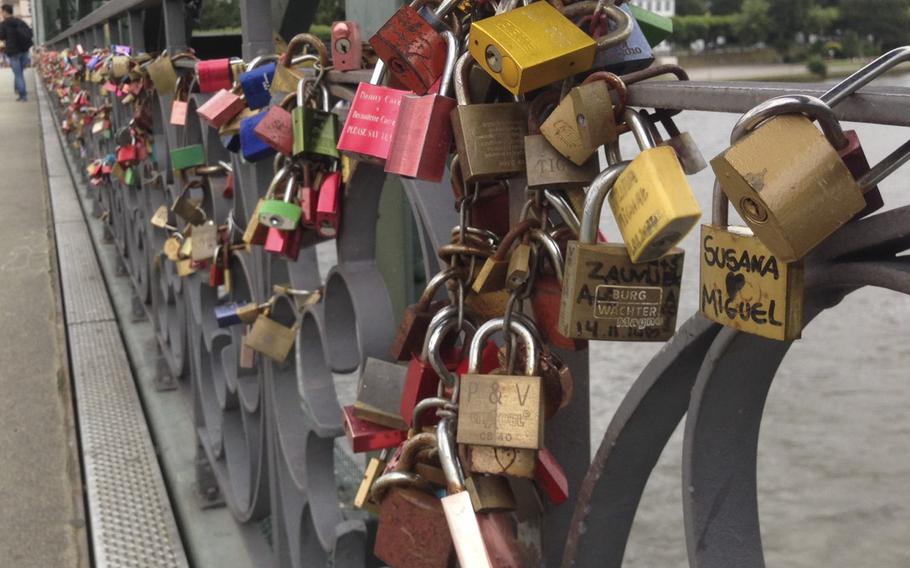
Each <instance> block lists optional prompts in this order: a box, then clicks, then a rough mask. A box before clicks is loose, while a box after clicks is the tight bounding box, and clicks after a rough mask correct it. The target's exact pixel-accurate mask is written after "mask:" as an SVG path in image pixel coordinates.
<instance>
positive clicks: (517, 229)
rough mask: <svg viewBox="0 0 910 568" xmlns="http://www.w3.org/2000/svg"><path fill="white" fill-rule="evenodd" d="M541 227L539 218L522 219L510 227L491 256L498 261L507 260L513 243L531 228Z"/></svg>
mask: <svg viewBox="0 0 910 568" xmlns="http://www.w3.org/2000/svg"><path fill="white" fill-rule="evenodd" d="M539 228H540V221H539V220H537V219H534V218H528V219H522V220H521V221H519V222H518V223H516V224H515V226H514V227H512V228H511V229H509V232H508V233H506V234H505V236H504V237H503V238H502V240H501V241H499V246H498V247H496V252H494V253H493V256H491V257H490V259H491V260H496V261H503V260H506V255H507V254H508V253H509V251H510V250H511V249H512V245H513V244H514V243H515V241H516V240H518V238H519V237H521V236H523V235H524V234H525V233H527V232H528V231H530V230H531V229H539Z"/></svg>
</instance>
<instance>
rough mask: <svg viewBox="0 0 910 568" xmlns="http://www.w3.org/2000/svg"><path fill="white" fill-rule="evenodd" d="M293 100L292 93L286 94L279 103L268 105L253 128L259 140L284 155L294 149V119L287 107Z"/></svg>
mask: <svg viewBox="0 0 910 568" xmlns="http://www.w3.org/2000/svg"><path fill="white" fill-rule="evenodd" d="M295 102H296V97H295V96H294V95H288V96H286V97H285V98H284V100H283V101H281V104H280V105H273V106H271V107H269V110H268V111H266V113H265V116H264V117H263V118H262V120H260V121H259V123H258V124H256V128H254V129H253V133H254V134H255V135H256V136H258V137H259V139H260V140H262V141H263V142H265V143H266V144H268V145H269V146H271V147H272V148H274V149H275V151H276V152H281V153H282V154H284V155H285V156H290V155H291V153H292V152H293V150H294V121H293V119H292V118H291V113H290V112H289V111H288V107H289V106H290V105H291V104H293V103H295Z"/></svg>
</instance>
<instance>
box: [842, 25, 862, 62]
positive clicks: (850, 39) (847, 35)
mask: <svg viewBox="0 0 910 568" xmlns="http://www.w3.org/2000/svg"><path fill="white" fill-rule="evenodd" d="M841 54H842V55H843V56H844V57H862V55H863V43H862V40H860V38H859V34H858V33H856V30H847V31H845V32H844V37H843V40H842V41H841Z"/></svg>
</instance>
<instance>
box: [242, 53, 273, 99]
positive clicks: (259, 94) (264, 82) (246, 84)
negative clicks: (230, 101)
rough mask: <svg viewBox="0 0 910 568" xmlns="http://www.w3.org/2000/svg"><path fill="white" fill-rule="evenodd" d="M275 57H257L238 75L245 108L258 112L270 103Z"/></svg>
mask: <svg viewBox="0 0 910 568" xmlns="http://www.w3.org/2000/svg"><path fill="white" fill-rule="evenodd" d="M276 59H277V57H275V56H274V55H270V56H262V55H260V56H258V57H256V58H255V59H253V61H251V62H250V64H249V65H247V68H246V71H244V72H243V73H241V74H240V78H239V80H238V82H239V83H240V88H241V89H243V95H244V97H246V106H248V107H249V108H251V109H253V110H258V109H261V108H263V107H266V106H268V104H269V103H270V102H271V101H272V93H271V91H270V88H271V86H272V78H273V77H274V76H275V67H276V65H275V60H276Z"/></svg>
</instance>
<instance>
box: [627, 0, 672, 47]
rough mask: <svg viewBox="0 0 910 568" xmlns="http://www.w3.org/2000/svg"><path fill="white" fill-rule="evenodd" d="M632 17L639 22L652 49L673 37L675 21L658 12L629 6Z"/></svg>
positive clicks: (633, 5)
mask: <svg viewBox="0 0 910 568" xmlns="http://www.w3.org/2000/svg"><path fill="white" fill-rule="evenodd" d="M627 6H628V7H629V10H630V11H631V12H632V15H633V16H635V19H636V20H638V25H639V27H640V28H641V32H642V33H643V34H645V39H647V40H648V44H650V46H651V47H654V46H656V45H657V44H659V43H660V42H662V41H663V40H665V39H667V38H668V37H670V36H671V35H673V20H672V19H670V18H668V17H666V16H661V15H660V14H658V13H656V12H652V11H650V10H645V9H644V8H642V7H641V6H637V5H635V4H631V3H630V4H627Z"/></svg>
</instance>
